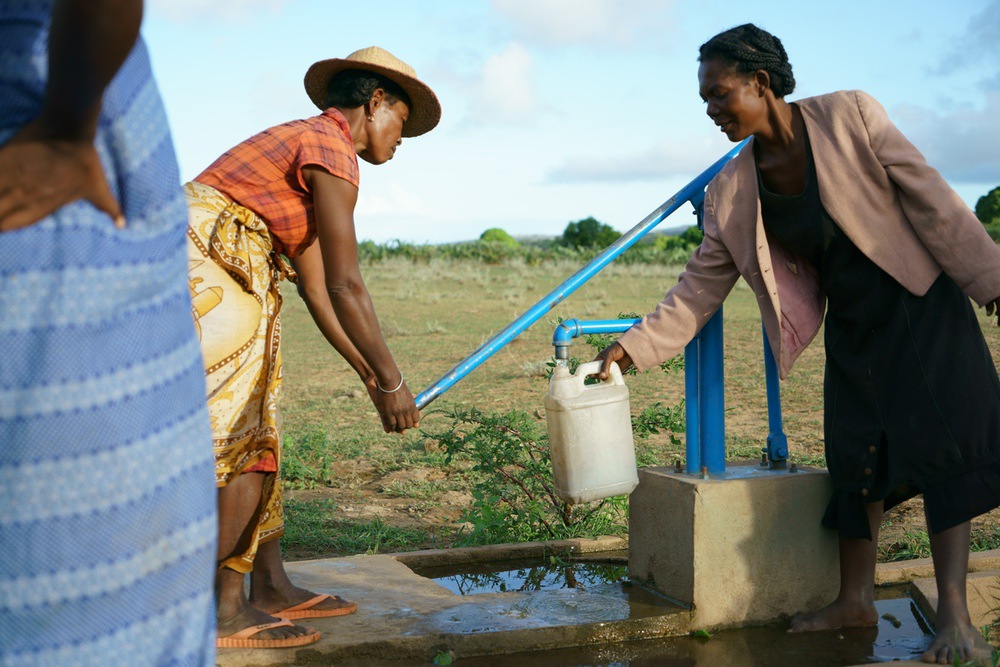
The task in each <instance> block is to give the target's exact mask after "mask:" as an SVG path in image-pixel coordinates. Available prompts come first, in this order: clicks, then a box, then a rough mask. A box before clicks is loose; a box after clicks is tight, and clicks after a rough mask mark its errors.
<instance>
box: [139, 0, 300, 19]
mask: <svg viewBox="0 0 1000 667" xmlns="http://www.w3.org/2000/svg"><path fill="white" fill-rule="evenodd" d="M286 3H287V0H212V1H211V2H205V0H150V1H149V2H148V3H146V6H147V7H148V10H149V11H151V12H153V13H155V14H158V15H160V16H163V17H164V18H166V19H168V20H170V21H175V22H178V23H183V22H188V21H196V20H200V19H236V20H239V19H243V18H245V17H247V16H248V15H249V14H250V13H251V12H258V13H259V12H262V11H267V12H270V13H276V12H278V11H279V10H281V8H282V7H284V5H285V4H286Z"/></svg>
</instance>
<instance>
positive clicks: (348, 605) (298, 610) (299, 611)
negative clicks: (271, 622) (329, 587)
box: [269, 593, 358, 619]
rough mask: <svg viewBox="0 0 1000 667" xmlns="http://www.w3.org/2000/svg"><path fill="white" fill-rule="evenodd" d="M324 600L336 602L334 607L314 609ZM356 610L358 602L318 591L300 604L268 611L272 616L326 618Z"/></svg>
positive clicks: (351, 612) (344, 614) (345, 614)
mask: <svg viewBox="0 0 1000 667" xmlns="http://www.w3.org/2000/svg"><path fill="white" fill-rule="evenodd" d="M326 600H333V601H335V602H337V603H338V604H337V606H336V607H331V608H329V609H315V607H316V605H318V604H321V603H323V602H325V601H326ZM357 610H358V604H357V603H356V602H351V601H350V600H345V599H344V598H342V597H340V596H339V595H327V594H326V593H320V594H319V595H317V596H316V597H314V598H312V599H309V600H306V601H305V602H302V603H300V604H297V605H295V606H293V607H289V608H288V609H282V610H281V611H273V612H269V613H270V614H271V615H272V616H277V617H278V618H289V619H296V618H328V617H330V616H347V615H348V614H353V613H354V612H356V611H357Z"/></svg>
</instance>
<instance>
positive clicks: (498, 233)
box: [479, 227, 521, 248]
mask: <svg viewBox="0 0 1000 667" xmlns="http://www.w3.org/2000/svg"><path fill="white" fill-rule="evenodd" d="M479 240H480V241H484V242H486V243H501V244H503V245H505V246H507V247H508V248H519V247H520V246H521V244H520V243H518V241H517V239H515V238H514V237H513V236H511V235H510V234H508V233H507V232H505V231H504V230H502V229H500V228H499V227H490V228H489V229H487V230H486V231H485V232H483V233H482V234H480V235H479Z"/></svg>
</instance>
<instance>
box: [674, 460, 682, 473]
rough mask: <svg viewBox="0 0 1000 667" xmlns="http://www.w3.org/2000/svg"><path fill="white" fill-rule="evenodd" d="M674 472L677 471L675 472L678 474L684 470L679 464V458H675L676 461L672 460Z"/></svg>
mask: <svg viewBox="0 0 1000 667" xmlns="http://www.w3.org/2000/svg"><path fill="white" fill-rule="evenodd" d="M674 472H675V473H677V474H680V473H682V472H684V467H683V466H682V465H681V460H680V459H677V460H676V461H674Z"/></svg>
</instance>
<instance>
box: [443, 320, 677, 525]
mask: <svg viewBox="0 0 1000 667" xmlns="http://www.w3.org/2000/svg"><path fill="white" fill-rule="evenodd" d="M633 315H634V314H629V315H621V317H632V316H633ZM588 342H589V343H590V344H591V346H592V347H594V348H597V349H603V347H605V346H606V345H607V344H609V342H610V339H608V340H605V339H604V338H603V337H591V338H590V339H589V340H588ZM571 367H572V364H571ZM681 367H683V360H682V359H680V361H679V362H678V361H676V360H673V361H672V362H667V364H665V365H664V371H666V372H669V371H672V370H675V369H677V368H681ZM445 415H446V416H447V417H449V418H450V420H451V424H450V425H449V426H448V427H446V428H445V429H444V430H443V431H442V432H440V433H428V432H424V436H425V438H432V439H433V440H435V441H437V443H438V444H439V445H440V446H441V447H442V448H443V449H444V451H445V452H446V454H447V456H446V463H447V464H455V465H463V464H464V465H468V466H469V472H470V482H471V487H472V495H473V498H474V500H473V503H472V506H471V507H470V508H469V510H468V511H467V512H466V515H465V520H466V521H467V522H468V523H470V524H471V525H472V531H471V533H469V534H468V535H466V536H465V537H464V539H462V542H464V543H466V544H491V543H497V542H522V541H531V540H554V539H565V538H570V537H582V536H594V535H609V534H623V533H626V532H627V531H628V525H627V523H628V499H627V498H625V497H623V496H618V497H614V498H607V499H604V500H601V501H598V502H593V503H585V504H581V505H572V504H570V503H567V502H566V501H564V500H562V499H561V498H559V496H558V495H557V494H556V492H555V484H554V480H553V477H552V461H551V459H550V457H549V442H548V434H547V433H546V432H545V428H544V426H543V425H542V424H541V423H539V421H538V420H537V419H536V418H535V417H533V416H531V415H529V414H528V413H526V412H524V411H521V410H511V411H509V412H506V413H502V414H501V413H497V412H492V413H486V412H484V411H482V410H479V409H477V408H475V407H471V406H458V407H456V408H454V409H452V410H451V411H446V412H445ZM683 429H684V404H683V401H682V402H680V403H679V404H678V405H676V406H665V405H663V404H662V403H655V404H653V405H650V406H648V407H646V408H644V409H643V410H642V411H641V412H640V413H639V414H638V415H636V416H633V417H632V433H633V437H634V438H635V440H636V441H642V440H644V439H646V438H648V437H649V436H650V435H652V434H655V433H660V432H661V431H664V432H667V433H669V434H670V439H671V441H672V442H673V443H674V444H679V443H680V440H679V439H678V438H677V436H676V435H674V434H675V433H679V432H681V431H682V430H683ZM636 459H637V463H638V464H639V465H640V466H645V465H651V464H654V463H658V461H655V460H653V458H652V455H651V454H649V453H648V452H645V451H644V450H643V449H642V448H637V457H636Z"/></svg>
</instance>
